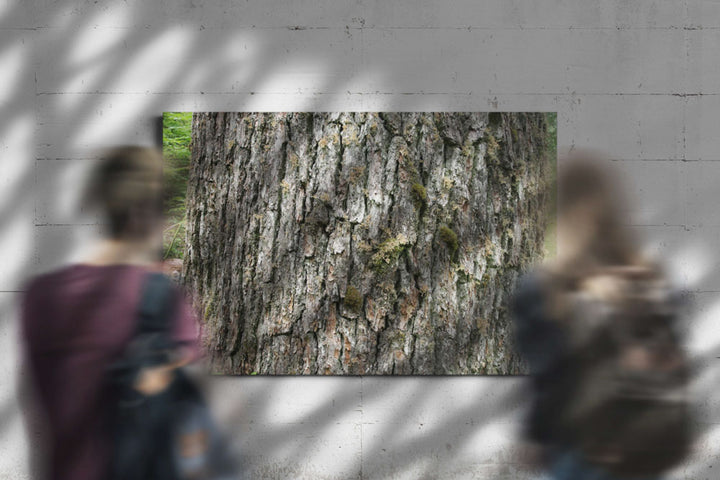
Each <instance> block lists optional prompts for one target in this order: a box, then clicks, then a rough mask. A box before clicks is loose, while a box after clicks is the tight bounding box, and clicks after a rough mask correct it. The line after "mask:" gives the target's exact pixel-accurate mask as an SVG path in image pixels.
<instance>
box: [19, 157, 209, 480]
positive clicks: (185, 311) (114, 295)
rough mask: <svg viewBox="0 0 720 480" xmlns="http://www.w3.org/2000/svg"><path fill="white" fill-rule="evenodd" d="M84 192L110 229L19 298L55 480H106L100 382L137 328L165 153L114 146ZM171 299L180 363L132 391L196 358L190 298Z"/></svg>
mask: <svg viewBox="0 0 720 480" xmlns="http://www.w3.org/2000/svg"><path fill="white" fill-rule="evenodd" d="M89 192H90V196H89V198H90V199H92V200H93V201H94V202H95V203H96V204H97V205H98V206H99V207H100V208H101V209H102V210H103V211H104V213H105V214H106V216H107V222H108V226H109V229H110V235H109V236H108V238H107V239H105V240H103V241H102V242H101V243H100V245H99V246H98V248H97V250H96V251H94V252H92V253H91V254H90V255H88V257H87V259H86V260H85V261H84V262H82V263H79V264H74V265H69V266H66V267H64V268H62V269H60V270H57V271H54V272H51V273H47V274H44V275H41V276H38V277H36V278H35V279H33V280H31V281H30V282H29V284H28V285H27V287H26V292H25V295H24V298H23V304H22V326H21V331H22V335H23V340H24V346H25V359H24V362H25V365H24V368H25V370H26V372H27V374H28V376H29V380H30V389H31V391H32V392H33V397H34V400H35V401H34V403H35V404H36V405H37V406H38V407H39V408H40V410H41V411H40V412H36V413H39V414H41V417H40V423H41V424H43V426H44V430H46V436H47V439H46V443H47V444H48V448H49V451H48V452H47V457H48V458H46V459H40V460H41V461H42V462H43V463H44V465H45V466H44V468H41V471H43V472H44V475H45V476H47V478H52V479H57V480H99V479H103V478H106V471H107V468H108V462H109V459H110V454H111V450H110V449H111V448H112V447H111V438H110V434H109V432H108V431H107V429H106V427H105V418H104V417H105V414H106V411H105V409H106V408H107V406H108V403H109V399H108V398H107V393H106V391H105V389H104V388H103V382H104V379H105V372H106V369H107V368H108V367H109V366H110V365H111V364H112V363H113V362H114V361H115V360H117V359H118V358H119V357H120V356H121V355H122V353H123V351H124V349H125V347H126V346H127V344H128V343H129V341H130V340H131V338H132V336H133V334H134V331H135V326H136V322H137V310H138V306H139V302H140V296H141V290H142V285H143V281H144V279H145V276H146V275H147V274H148V273H149V272H151V271H155V270H158V269H159V268H160V267H159V258H160V255H159V253H160V252H161V245H162V244H161V241H159V240H160V239H161V238H162V236H161V229H162V225H163V222H162V156H161V155H160V153H159V152H157V151H156V150H154V149H150V148H144V147H122V148H117V149H113V150H111V151H110V152H108V153H107V155H105V157H104V158H103V159H102V161H101V163H100V166H99V168H98V170H97V172H96V175H95V176H94V178H93V179H92V180H91V184H90V190H89ZM178 293H180V292H178ZM177 298H178V305H177V308H176V316H175V318H174V321H173V324H172V329H171V331H172V335H173V337H174V339H175V340H176V341H178V342H180V343H181V344H182V345H183V347H182V348H183V349H182V352H180V354H179V355H178V356H177V357H178V358H179V360H178V362H177V363H176V364H173V365H166V366H162V367H156V368H150V369H146V370H145V371H143V372H142V373H141V375H139V377H138V380H137V382H136V384H135V388H137V389H138V390H139V391H141V392H143V393H146V394H152V393H156V392H159V391H161V390H162V389H163V388H164V387H165V386H167V384H168V383H169V381H170V378H171V375H170V372H171V371H172V369H173V368H176V367H177V366H180V365H182V364H185V363H187V362H189V361H191V360H194V359H196V358H197V357H198V356H199V348H198V341H197V339H198V336H199V327H198V321H197V318H196V316H195V314H194V313H193V311H192V309H191V307H190V305H189V302H188V301H187V300H186V297H185V296H184V295H180V294H179V295H177ZM31 421H32V420H31ZM34 421H38V419H34Z"/></svg>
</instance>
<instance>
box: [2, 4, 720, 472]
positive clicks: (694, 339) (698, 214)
mask: <svg viewBox="0 0 720 480" xmlns="http://www.w3.org/2000/svg"><path fill="white" fill-rule="evenodd" d="M719 47H720V2H717V1H711V0H697V1H692V0H685V1H674V0H635V1H619V0H614V1H613V0H583V1H579V0H565V1H560V0H556V1H551V0H517V1H510V0H488V1H484V2H476V1H471V0H467V1H460V0H456V1H448V0H445V1H435V2H432V1H429V0H418V1H412V0H407V1H398V2H387V1H384V0H356V1H353V2H342V1H338V0H301V1H293V2H290V1H284V2H268V1H267V0H243V1H231V0H217V1H212V0H181V1H177V2H172V1H168V0H152V1H137V0H127V1H102V0H100V1H89V0H85V1H70V0H59V1H50V0H35V1H34V2H28V1H18V0H0V72H2V75H0V105H2V107H0V111H2V112H3V114H2V115H1V116H0V152H2V155H1V156H0V165H1V167H0V185H2V188H0V198H2V200H0V221H1V222H2V223H1V225H2V229H0V311H1V312H2V323H1V324H0V326H1V328H0V351H2V352H3V354H2V360H1V361H0V374H1V375H0V378H3V379H4V380H3V382H2V388H0V478H12V479H22V478H27V475H28V473H27V472H28V468H27V461H26V457H27V445H28V440H27V439H26V437H25V435H24V434H23V426H22V422H21V419H20V416H19V409H18V405H17V402H16V399H15V387H14V379H15V378H16V363H17V354H18V342H17V337H16V335H17V333H16V330H17V328H16V327H17V325H16V323H17V322H16V320H17V315H16V313H17V301H18V299H19V295H20V292H21V290H22V284H23V281H24V279H26V278H27V277H28V275H30V274H32V273H35V272H39V271H45V270H47V269H49V268H52V267H54V266H56V265H58V264H60V263H62V262H64V261H67V260H68V259H71V258H74V257H75V258H76V257H77V256H78V255H81V254H82V249H83V246H84V245H86V240H87V239H88V238H90V237H91V236H92V235H93V234H95V233H96V232H97V231H98V227H97V225H95V224H94V223H95V222H96V221H97V219H93V218H87V217H82V216H78V215H76V214H75V207H76V200H77V193H78V188H79V185H80V183H79V182H81V180H82V178H83V175H84V174H85V173H86V172H87V168H88V167H89V166H90V165H92V162H93V160H92V158H93V154H94V151H95V149H96V148H98V147H105V146H108V145H113V144H120V143H141V144H148V145H149V144H154V143H156V142H157V139H158V126H157V118H158V116H159V115H161V113H162V112H163V111H168V110H205V111H212V110H275V111H277V110H299V111H303V110H372V111H374V110H480V111H488V110H496V111H503V110H504V111H510V110H514V111H557V112H558V123H559V139H558V140H559V145H560V146H561V147H564V148H569V147H572V146H578V147H580V146H591V147H597V148H601V149H603V150H604V151H607V152H609V153H610V154H611V155H612V156H613V158H615V159H617V160H618V166H619V167H620V168H621V169H622V170H623V172H624V173H625V174H626V176H627V180H628V184H629V186H630V188H631V190H632V195H633V197H634V198H635V200H636V202H637V207H638V208H637V209H636V211H634V212H632V213H629V214H628V223H629V224H630V225H631V228H633V229H636V230H638V231H639V232H640V233H641V234H643V235H645V236H646V237H647V238H648V242H649V243H648V245H649V248H650V249H651V251H653V252H655V253H656V254H657V255H659V256H660V257H661V258H663V259H664V260H665V261H666V262H667V263H668V265H669V266H670V267H671V269H672V271H673V272H674V273H675V274H676V278H677V279H678V282H679V283H680V284H681V285H682V286H683V287H684V288H685V289H687V290H688V292H689V296H690V298H691V299H692V300H694V302H695V305H696V309H695V310H694V311H693V313H692V315H691V317H690V319H689V334H690V337H689V339H690V348H691V350H692V352H693V354H694V355H695V356H696V358H697V359H698V364H699V366H700V375H699V377H698V381H697V385H696V388H697V392H698V394H699V395H701V397H700V398H702V404H701V407H702V410H701V411H702V412H703V413H702V415H701V417H700V422H699V424H698V427H699V429H700V430H701V431H702V432H703V437H702V439H701V442H700V444H699V449H698V452H697V454H696V457H695V459H694V461H693V462H691V463H689V464H688V466H687V467H684V468H681V469H679V471H678V472H677V478H685V479H705V478H707V479H711V478H717V475H718V473H717V470H718V468H720V466H719V465H717V464H716V459H717V451H718V449H717V445H718V442H719V441H720V429H719V428H718V422H720V416H719V415H718V406H720V395H719V394H718V391H717V389H711V387H712V386H714V385H717V383H718V380H720V370H719V369H718V360H717V358H716V357H718V356H720V349H719V348H718V345H719V344H720V328H718V327H717V325H718V323H717V321H716V320H715V317H716V315H717V314H718V313H720V295H719V293H720V248H718V247H719V246H720V208H718V206H717V203H718V201H720V190H719V189H718V187H717V185H716V183H717V182H718V180H720V136H719V135H718V133H719V132H720V130H718V125H719V124H720V62H719V61H718V56H717V52H718V48H719ZM522 383H523V379H522V378H412V377H409V378H408V377H405V378H367V377H366V378H353V377H347V378H342V377H315V378H287V377H286V378H254V377H253V378H221V379H217V380H214V381H213V382H212V385H211V390H212V392H213V395H212V398H213V401H214V402H215V403H216V404H217V408H218V415H219V416H220V417H221V418H222V419H223V423H224V424H225V425H226V426H227V428H228V429H230V430H231V431H232V432H233V434H234V438H235V439H236V441H237V443H238V446H239V447H240V449H241V451H242V452H243V455H244V460H245V466H246V468H247V471H248V473H249V478H262V479H265V478H312V479H336V478H337V479H346V478H363V479H365V478H367V479H371V478H372V479H380V478H398V479H425V478H427V479H431V478H448V479H466V478H467V479H470V478H503V479H505V478H506V479H511V478H529V477H528V475H527V474H526V473H524V471H523V466H522V465H518V464H517V461H516V460H515V459H514V458H513V453H514V447H513V444H514V441H515V433H516V431H517V428H518V425H519V423H520V418H521V417H520V412H521V407H522V405H523V402H522V397H523V393H522V391H521V390H520V387H521V384H522ZM29 442H30V443H31V444H32V439H31V440H30V441H29Z"/></svg>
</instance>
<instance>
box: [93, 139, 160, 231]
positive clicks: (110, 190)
mask: <svg viewBox="0 0 720 480" xmlns="http://www.w3.org/2000/svg"><path fill="white" fill-rule="evenodd" d="M162 168H163V159H162V154H161V153H160V152H159V151H158V150H157V149H155V148H149V147H139V146H125V147H117V148H113V149H111V150H109V151H107V152H106V153H105V154H104V155H102V157H101V159H100V165H99V166H98V168H97V170H96V171H95V174H94V176H93V177H92V178H91V181H90V185H89V188H88V200H89V201H90V202H91V203H92V204H96V205H97V206H99V207H100V208H101V209H102V210H103V212H104V213H105V214H106V216H107V220H108V223H109V226H110V236H111V237H112V238H115V239H126V240H127V239H143V238H145V237H147V236H148V235H149V234H150V233H151V232H152V231H153V230H154V229H155V227H156V226H157V224H158V222H160V221H161V220H162V210H163V188H162Z"/></svg>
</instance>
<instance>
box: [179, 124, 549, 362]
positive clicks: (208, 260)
mask: <svg viewBox="0 0 720 480" xmlns="http://www.w3.org/2000/svg"><path fill="white" fill-rule="evenodd" d="M545 122H546V120H545V115H544V114H532V113H531V114H527V113H507V114H506V113H502V114H500V113H491V114H487V113H201V114H195V115H194V117H193V140H192V165H191V172H190V177H189V187H188V234H187V235H188V236H187V252H186V256H185V264H184V277H185V279H186V282H187V283H188V285H189V287H190V288H191V289H192V290H193V291H195V292H196V294H197V299H198V303H199V306H200V307H201V308H202V310H203V311H204V322H205V327H204V328H205V343H206V346H207V348H208V349H209V354H210V358H211V362H212V364H213V367H214V370H216V371H218V372H222V373H234V374H251V373H258V374H359V375H368V374H382V375H386V374H403V375H405V374H421V375H424V374H486V373H487V374H513V373H519V371H520V369H521V365H520V362H519V359H518V357H517V356H516V355H515V354H514V352H513V349H512V345H511V340H512V333H511V328H510V319H509V316H508V314H507V309H506V302H507V299H508V296H509V294H510V293H511V292H512V287H513V285H514V282H515V280H516V278H517V276H518V274H519V272H520V271H522V270H523V269H524V268H525V267H526V266H528V265H529V264H530V263H532V262H533V261H535V260H537V259H539V258H540V257H541V255H542V249H543V239H544V233H545V208H544V204H545V201H544V197H545V195H546V192H547V186H548V180H549V176H550V175H551V173H550V172H551V169H550V168H549V165H550V164H549V160H548V158H547V155H546V149H545V137H546V123H545Z"/></svg>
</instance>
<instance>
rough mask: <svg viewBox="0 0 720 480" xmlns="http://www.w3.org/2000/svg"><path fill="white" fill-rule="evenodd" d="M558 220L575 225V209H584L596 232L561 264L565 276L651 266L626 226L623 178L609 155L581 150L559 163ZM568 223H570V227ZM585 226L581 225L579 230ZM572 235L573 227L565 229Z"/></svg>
mask: <svg viewBox="0 0 720 480" xmlns="http://www.w3.org/2000/svg"><path fill="white" fill-rule="evenodd" d="M557 183H558V203H557V211H558V221H559V222H563V221H564V222H566V223H567V224H570V225H569V227H570V228H574V227H573V225H572V222H573V219H572V217H571V215H570V214H571V212H574V214H576V215H577V212H578V211H579V210H578V208H580V209H582V210H581V211H582V214H583V216H584V218H583V220H582V221H583V222H587V223H589V224H591V225H592V226H593V228H594V229H595V231H596V234H595V235H592V236H591V238H584V239H582V240H581V242H582V243H580V244H579V245H576V248H577V251H574V252H573V254H572V255H571V256H570V258H568V259H566V261H565V262H563V264H562V265H561V266H560V270H561V272H559V273H562V276H564V277H566V278H567V279H568V280H571V283H573V281H579V280H580V279H581V278H583V277H585V276H586V275H588V274H591V273H593V272H595V271H597V270H598V269H603V268H607V267H616V266H641V265H642V266H648V265H647V263H646V261H645V260H644V259H643V258H642V255H641V253H640V248H639V244H638V242H637V239H636V238H634V236H632V235H631V234H630V232H629V231H628V230H627V228H624V227H623V225H622V214H623V212H622V208H623V205H624V203H623V202H624V198H623V195H622V189H621V188H620V183H621V182H620V179H619V177H617V176H616V175H615V174H614V172H613V171H612V170H611V169H610V168H609V165H608V162H607V160H606V159H605V158H603V157H601V156H600V155H598V154H595V153H592V152H587V151H581V152H575V153H574V154H572V155H571V156H568V157H566V158H565V159H563V161H562V162H560V163H559V165H558V178H557ZM567 226H568V225H566V227H567ZM580 228H582V227H577V231H579V229H580ZM565 233H566V234H568V233H569V235H570V236H572V234H573V230H570V231H568V230H565Z"/></svg>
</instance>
